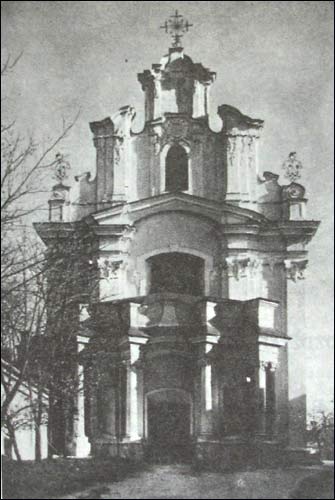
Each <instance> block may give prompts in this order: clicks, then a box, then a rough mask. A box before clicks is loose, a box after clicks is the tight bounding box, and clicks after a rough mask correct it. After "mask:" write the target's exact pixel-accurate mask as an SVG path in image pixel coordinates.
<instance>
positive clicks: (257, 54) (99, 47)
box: [2, 1, 333, 383]
mask: <svg viewBox="0 0 335 500" xmlns="http://www.w3.org/2000/svg"><path fill="white" fill-rule="evenodd" d="M175 9H178V10H179V11H180V12H181V13H182V14H183V15H184V16H185V17H186V18H187V19H188V20H189V22H191V23H192V24H193V27H192V28H191V30H190V33H189V34H187V36H185V39H184V43H183V45H184V48H185V52H186V53H187V54H188V55H190V56H191V57H192V59H193V60H194V61H195V62H201V63H202V64H203V65H204V66H207V67H209V68H210V69H211V70H213V71H216V72H217V81H216V82H215V84H214V85H213V91H212V103H211V110H212V119H211V123H212V127H213V128H217V127H218V120H217V119H216V118H215V113H216V109H217V106H218V105H220V104H230V105H232V106H235V107H237V108H239V109H240V110H241V111H242V112H243V113H245V114H247V115H250V116H252V117H254V118H261V119H264V120H265V128H264V133H263V140H262V145H261V147H260V167H261V171H262V170H270V171H273V172H276V173H282V172H281V165H282V162H283V161H284V160H285V159H286V157H287V155H288V153H289V152H290V151H297V154H298V157H299V159H300V160H301V161H302V163H303V166H304V170H303V177H302V179H301V182H302V184H304V185H305V186H306V188H307V197H308V198H309V205H308V215H309V218H311V219H316V220H321V221H322V224H321V226H320V228H319V230H318V233H317V235H316V237H315V238H314V240H313V242H312V243H311V244H310V247H309V248H310V266H309V274H308V280H307V281H306V287H307V321H308V331H309V333H310V334H314V335H315V334H317V335H320V336H327V335H330V333H331V331H332V322H333V319H332V301H333V286H332V284H333V259H332V258H331V255H332V240H333V218H332V213H333V202H332V200H333V139H332V137H333V121H332V116H333V94H332V88H333V32H332V26H333V3H332V2H322V1H321V2H313V1H306V2H294V1H286V2H280V1H272V2H271V1H264V2H263V1H256V2H239V1H238V2H229V1H227V2H226V1H220V2H215V1H210V2H206V1H196V2H195V1H182V2H169V1H159V2H157V1H138V2H135V1H134V2H129V1H123V2H114V1H97V2H91V1H62V2H58V1H52V2H48V1H43V2H42V1H40V2H27V1H23V2H22V1H19V2H16V1H8V2H6V1H5V2H2V10H3V14H2V55H4V54H7V53H8V52H10V53H12V54H14V55H15V54H17V53H19V52H21V51H23V56H22V58H21V60H20V63H19V68H18V69H17V72H16V74H15V75H14V76H13V77H12V78H11V79H10V82H11V83H10V85H9V84H8V85H7V89H6V93H7V94H9V95H10V101H9V102H10V105H11V110H12V112H13V113H14V115H15V116H16V118H17V122H18V124H20V126H21V128H22V130H29V131H31V132H33V133H34V135H35V136H36V137H37V138H39V140H40V141H42V142H43V141H45V142H46V141H47V140H48V138H49V137H50V136H54V135H55V134H57V132H58V131H59V130H60V127H61V122H62V118H63V117H65V118H71V117H73V116H74V115H75V114H76V112H77V111H78V109H80V110H81V115H80V119H79V121H78V122H77V124H76V126H75V128H74V129H73V130H72V133H71V135H70V136H69V138H68V139H67V140H66V142H65V143H64V144H63V147H62V151H63V152H64V153H66V154H68V156H69V159H70V162H71V165H72V170H73V174H76V173H79V172H83V171H86V170H91V171H92V172H94V162H95V150H94V147H93V144H92V142H91V134H90V131H89V126H88V123H89V122H90V121H93V120H100V119H103V118H105V117H106V116H110V115H112V114H113V113H114V112H115V111H116V110H117V109H118V108H119V107H121V106H123V105H125V104H131V105H133V106H135V108H136V110H137V118H136V130H140V129H141V128H142V126H143V104H144V102H143V94H142V91H141V88H140V84H139V83H138V82H137V79H136V75H137V73H139V72H141V71H142V70H143V69H146V68H150V67H151V64H152V63H155V62H159V60H160V58H161V57H162V56H163V55H164V54H165V53H166V52H167V49H168V47H169V46H170V40H169V37H168V36H167V35H166V34H165V33H164V31H163V30H160V29H159V26H160V25H161V24H163V23H164V21H165V19H167V18H168V16H169V15H171V14H172V13H173V12H174V10H175ZM280 180H281V182H282V183H286V182H287V181H286V180H285V179H284V178H283V177H281V179H280ZM52 182H53V181H52V179H50V185H51V184H52ZM327 351H328V352H329V350H328V349H322V354H321V351H320V353H319V356H325V353H326V352H327ZM317 355H318V353H316V356H317ZM328 366H329V363H328ZM329 376H330V370H329V368H327V362H320V377H321V379H322V380H323V383H327V382H326V381H327V379H328V377H329ZM321 379H320V380H321Z"/></svg>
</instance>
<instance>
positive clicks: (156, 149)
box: [152, 134, 161, 156]
mask: <svg viewBox="0 0 335 500" xmlns="http://www.w3.org/2000/svg"><path fill="white" fill-rule="evenodd" d="M152 144H153V147H154V153H155V155H156V156H157V155H159V153H160V152H161V139H160V136H159V135H158V134H154V135H153V136H152Z"/></svg>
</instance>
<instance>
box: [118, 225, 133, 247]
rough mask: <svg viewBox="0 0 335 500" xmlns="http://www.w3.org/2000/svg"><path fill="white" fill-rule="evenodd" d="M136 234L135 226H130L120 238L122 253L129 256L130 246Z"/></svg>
mask: <svg viewBox="0 0 335 500" xmlns="http://www.w3.org/2000/svg"><path fill="white" fill-rule="evenodd" d="M135 233H136V228H135V226H128V227H126V229H125V230H124V231H123V234H122V236H121V238H120V247H121V248H120V250H121V252H122V253H125V254H129V251H130V246H131V243H132V240H133V238H134V236H135Z"/></svg>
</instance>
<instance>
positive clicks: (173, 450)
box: [147, 389, 191, 464]
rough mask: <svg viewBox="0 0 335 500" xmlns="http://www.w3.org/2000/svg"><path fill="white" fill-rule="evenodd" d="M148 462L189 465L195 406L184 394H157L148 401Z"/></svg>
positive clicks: (158, 392)
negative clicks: (192, 419)
mask: <svg viewBox="0 0 335 500" xmlns="http://www.w3.org/2000/svg"><path fill="white" fill-rule="evenodd" d="M147 432H148V458H149V460H150V461H151V462H154V463H162V464H169V463H178V462H181V463H183V462H188V461H189V459H190V456H191V403H190V400H189V398H188V397H187V396H186V394H183V391H178V390H173V389H170V390H168V389H167V390H164V389H163V390H161V391H154V392H153V393H152V394H149V395H148V397H147Z"/></svg>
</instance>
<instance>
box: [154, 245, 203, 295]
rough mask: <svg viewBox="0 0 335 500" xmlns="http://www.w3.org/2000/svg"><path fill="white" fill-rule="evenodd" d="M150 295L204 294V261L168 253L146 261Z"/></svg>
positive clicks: (190, 256)
mask: <svg viewBox="0 0 335 500" xmlns="http://www.w3.org/2000/svg"><path fill="white" fill-rule="evenodd" d="M148 263H149V266H150V293H163V292H171V293H183V294H189V295H203V294H204V261H203V259H201V258H200V257H196V256H194V255H190V254H186V253H179V252H170V253H162V254H159V255H155V256H154V257H150V258H149V259H148Z"/></svg>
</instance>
